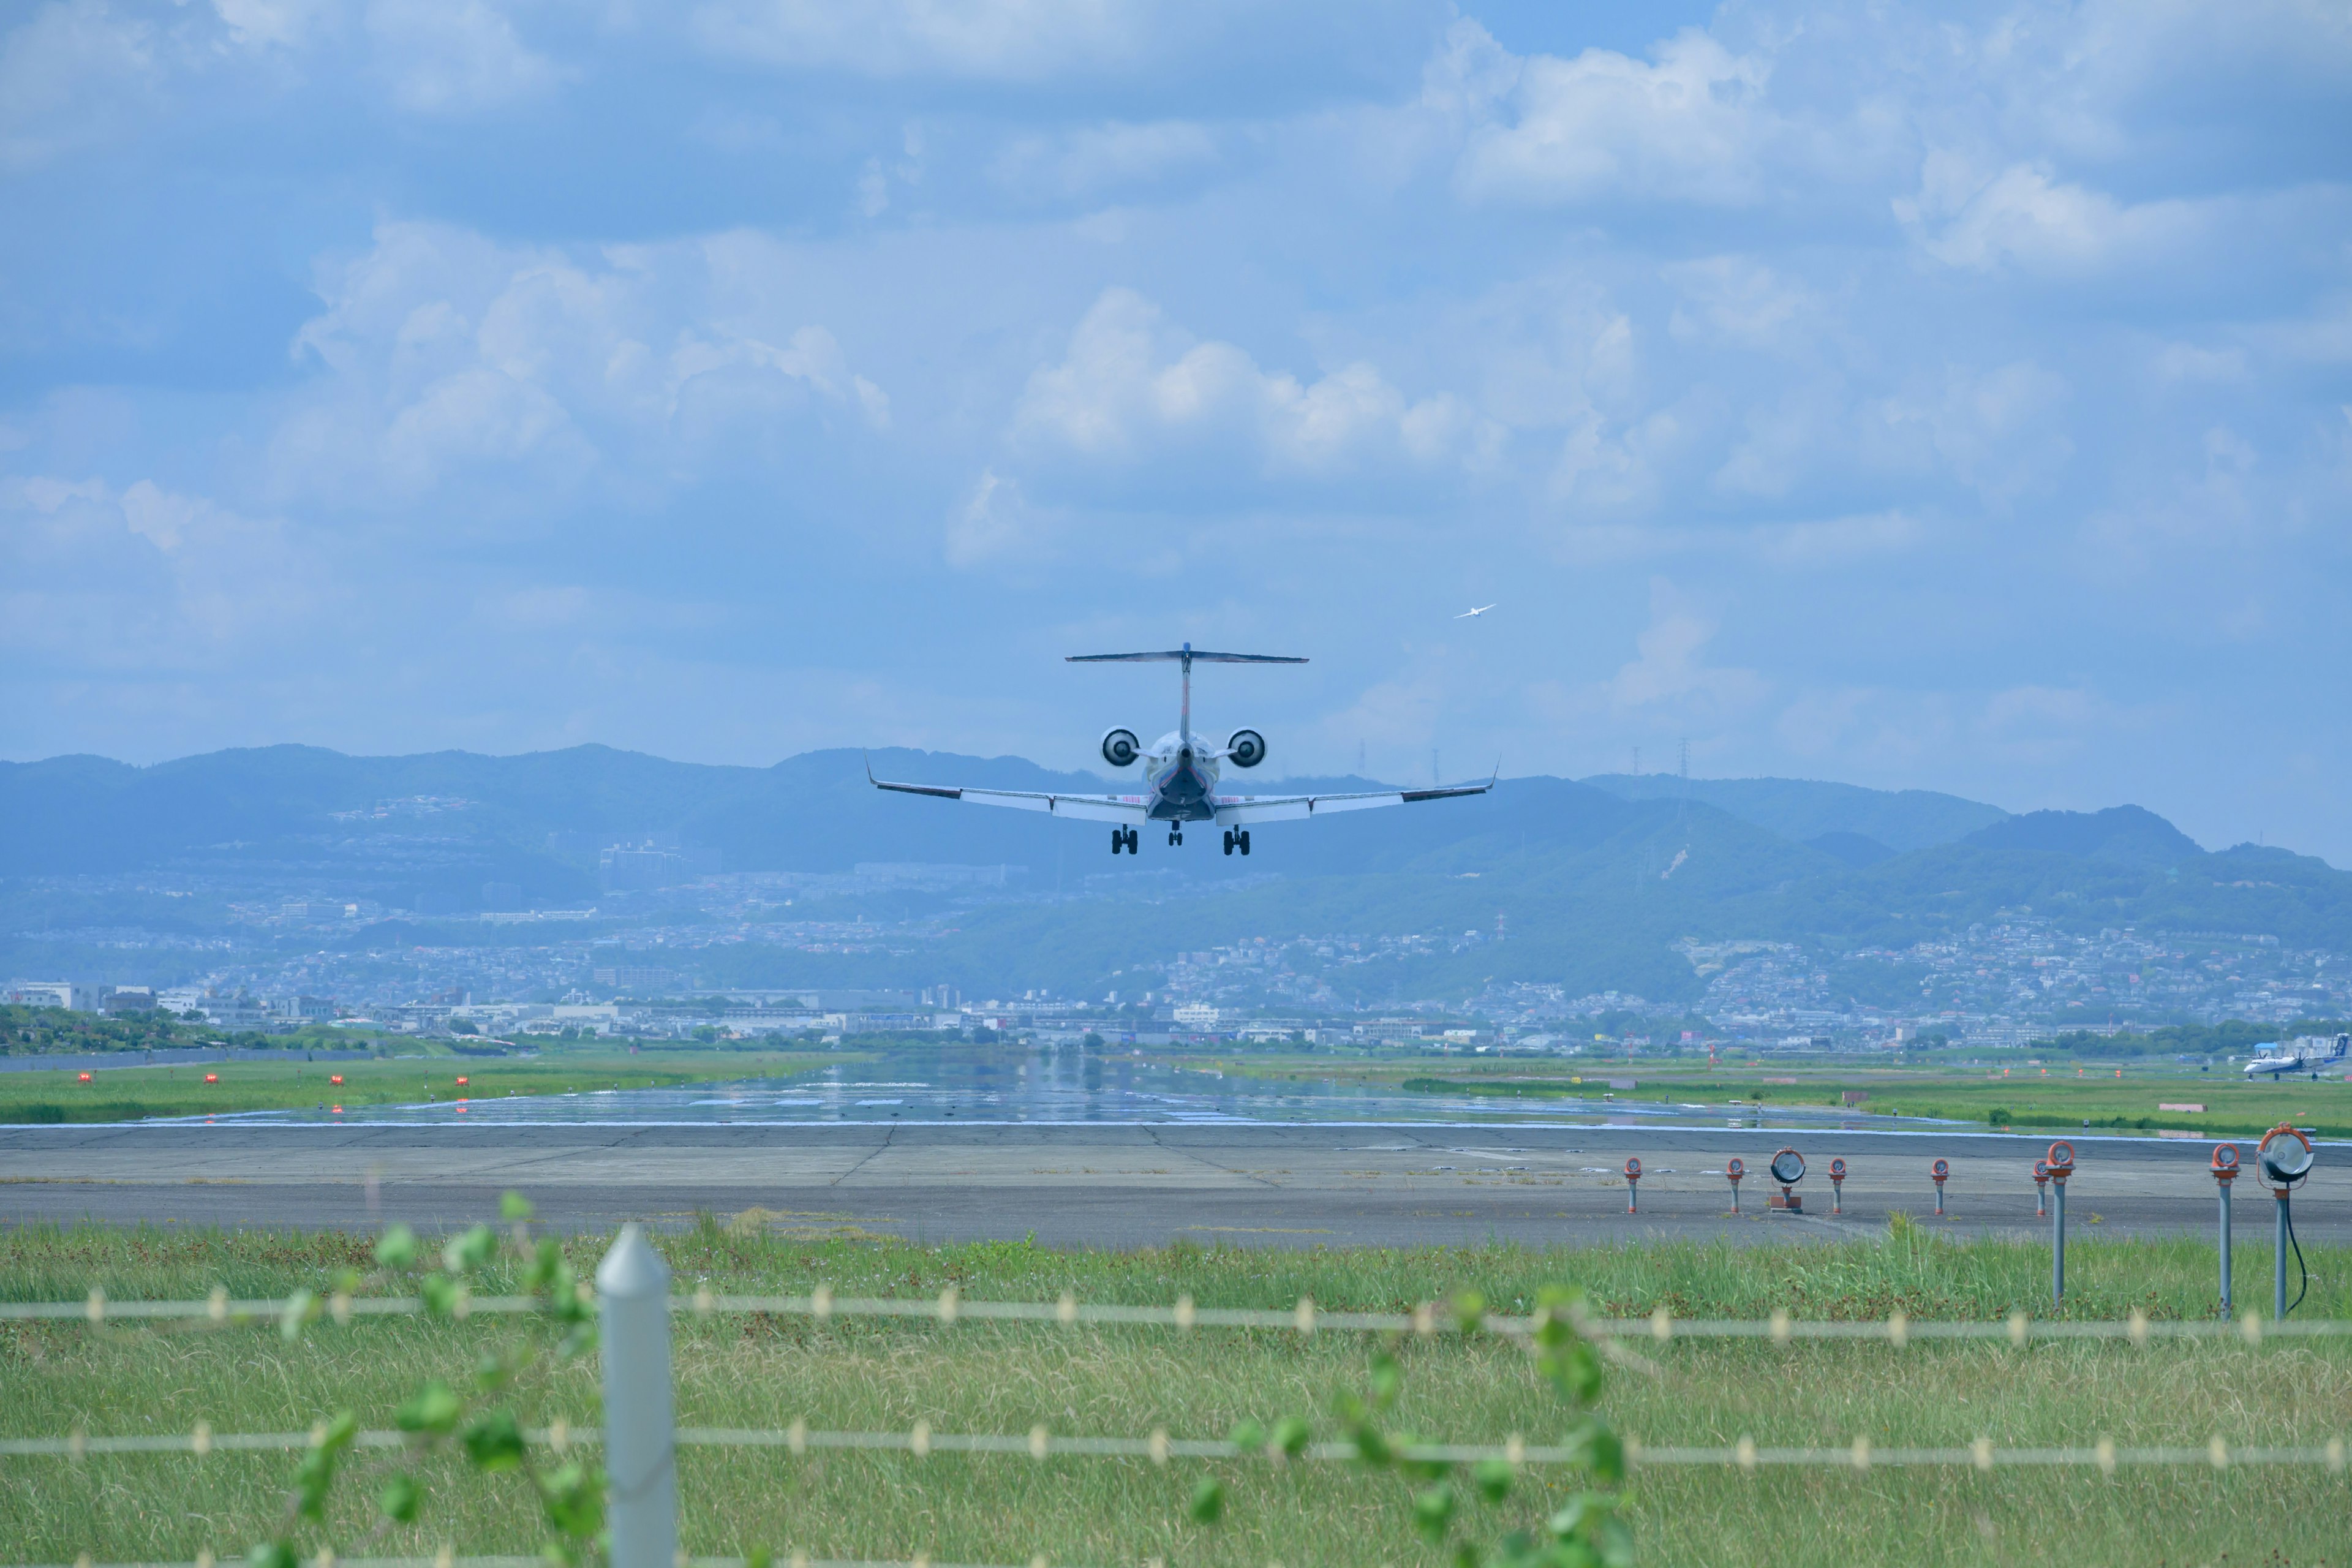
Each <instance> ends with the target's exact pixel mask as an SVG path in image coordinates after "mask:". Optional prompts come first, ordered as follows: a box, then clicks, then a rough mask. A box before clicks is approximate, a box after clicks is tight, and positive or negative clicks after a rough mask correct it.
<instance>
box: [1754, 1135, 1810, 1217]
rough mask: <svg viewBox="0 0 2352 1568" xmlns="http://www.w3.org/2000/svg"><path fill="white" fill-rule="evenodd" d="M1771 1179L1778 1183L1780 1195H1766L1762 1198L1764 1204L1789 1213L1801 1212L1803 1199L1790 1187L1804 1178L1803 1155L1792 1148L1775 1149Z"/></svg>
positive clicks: (1803, 1204)
mask: <svg viewBox="0 0 2352 1568" xmlns="http://www.w3.org/2000/svg"><path fill="white" fill-rule="evenodd" d="M1772 1179H1773V1180H1774V1181H1776V1182H1778V1183H1780V1195H1779V1196H1777V1197H1767V1198H1766V1199H1765V1200H1764V1203H1765V1206H1767V1207H1768V1208H1776V1209H1786V1210H1788V1211H1789V1212H1790V1213H1791V1214H1796V1213H1800V1212H1801V1211H1802V1210H1803V1208H1804V1206H1805V1200H1804V1199H1802V1198H1801V1197H1799V1196H1798V1195H1797V1194H1795V1193H1794V1192H1792V1191H1791V1190H1790V1189H1791V1188H1793V1187H1795V1186H1796V1184H1798V1183H1799V1182H1801V1181H1803V1180H1804V1179H1805V1157H1804V1156H1803V1155H1802V1154H1800V1153H1798V1152H1796V1151H1795V1150H1794V1149H1780V1150H1777V1151H1775V1152H1774V1153H1773V1155H1772Z"/></svg>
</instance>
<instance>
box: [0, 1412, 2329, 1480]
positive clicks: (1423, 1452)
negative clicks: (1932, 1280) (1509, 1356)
mask: <svg viewBox="0 0 2352 1568" xmlns="http://www.w3.org/2000/svg"><path fill="white" fill-rule="evenodd" d="M524 1438H525V1440H526V1441H528V1442H531V1443H536V1444H541V1445H544V1446H548V1447H553V1448H556V1449H558V1450H563V1449H567V1448H570V1447H575V1446H578V1447H586V1446H593V1445H594V1444H597V1443H599V1442H601V1441H602V1434H601V1433H599V1432H598V1431H597V1430H596V1429H595V1428H593V1427H583V1428H579V1429H572V1428H568V1427H564V1426H550V1427H540V1428H534V1429H532V1430H530V1431H528V1432H526V1433H525V1434H524ZM318 1441H319V1434H318V1433H316V1432H243V1433H215V1432H214V1431H212V1430H211V1429H210V1428H209V1427H207V1426H202V1425H199V1426H197V1427H196V1428H195V1429H194V1431H192V1432H185V1433H170V1434H162V1433H158V1434H148V1435H141V1436H119V1437H108V1436H86V1435H84V1434H82V1433H79V1432H77V1433H74V1434H71V1435H69V1436H64V1437H8V1438H0V1457H9V1456H14V1457H26V1458H69V1459H76V1460H79V1459H86V1458H90V1457H92V1456H96V1455H107V1454H194V1455H196V1456H198V1457H199V1458H202V1457H204V1456H205V1455H208V1454H212V1453H216V1452H223V1453H225V1452H254V1451H280V1452H282V1451H286V1450H291V1449H299V1448H308V1447H310V1446H312V1445H313V1444H315V1443H317V1442H318ZM414 1441H415V1438H414V1437H413V1436H411V1435H410V1434H408V1433H404V1432H362V1433H360V1434H358V1435H357V1436H356V1437H355V1438H354V1439H353V1442H354V1444H355V1445H356V1446H357V1447H362V1448H398V1447H404V1446H406V1445H408V1444H410V1443H412V1442H414ZM677 1446H678V1447H682V1448H782V1449H785V1450H787V1451H789V1452H791V1453H793V1454H794V1455H803V1454H807V1453H810V1452H812V1451H822V1450H843V1449H849V1450H861V1449H862V1450H877V1451H882V1452H890V1453H902V1454H908V1455H911V1456H913V1457H914V1458H919V1459H920V1458H929V1457H930V1456H931V1455H934V1454H1009V1455H1017V1456H1026V1457H1027V1458H1031V1459H1035V1460H1041V1461H1042V1460H1046V1459H1053V1458H1088V1459H1106V1458H1119V1459H1148V1460H1150V1461H1151V1462H1152V1463H1153V1464H1155V1465H1165V1464H1167V1463H1169V1462H1170V1461H1171V1460H1173V1459H1244V1458H1264V1459H1267V1460H1269V1461H1271V1462H1274V1463H1287V1462H1289V1461H1290V1459H1291V1458H1292V1456H1288V1455H1285V1454H1282V1453H1280V1451H1279V1450H1276V1449H1269V1448H1266V1447H1249V1448H1244V1447H1242V1446H1241V1445H1239V1444H1237V1443H1234V1442H1231V1441H1229V1440H1224V1439H1217V1438H1185V1437H1171V1436H1169V1435H1168V1434H1167V1433H1166V1432H1165V1431H1155V1432H1153V1433H1151V1434H1150V1436H1144V1437H1073V1436H1056V1435H1055V1434H1054V1433H1052V1432H1049V1431H1048V1430H1047V1429H1046V1428H1045V1427H1044V1426H1034V1427H1032V1428H1030V1430H1029V1431H1028V1432H1027V1433H1025V1434H1018V1435H1015V1434H1003V1433H971V1432H934V1431H932V1430H931V1428H930V1426H929V1423H927V1422H920V1421H919V1422H917V1423H916V1424H915V1425H914V1426H912V1427H910V1428H908V1430H906V1431H903V1432H827V1431H812V1430H811V1429H810V1428H809V1426H808V1425H807V1424H806V1423H805V1422H800V1421H795V1422H793V1424H792V1425H791V1426H781V1427H760V1426H754V1427H739V1426H681V1427H679V1428H677ZM1394 1452H1395V1453H1396V1454H1398V1455H1399V1456H1401V1457H1402V1458H1406V1459H1410V1460H1422V1461H1428V1462H1432V1463H1440V1464H1475V1463H1477V1462H1479V1461H1481V1460H1486V1459H1500V1460H1503V1461H1504V1462H1506V1463H1508V1464H1512V1465H1576V1464H1581V1463H1583V1462H1584V1461H1585V1460H1586V1459H1587V1458H1589V1457H1590V1456H1589V1455H1588V1453H1587V1452H1586V1450H1584V1449H1583V1448H1580V1447H1567V1446H1560V1445H1549V1444H1538V1443H1528V1442H1526V1441H1524V1440H1523V1439H1520V1438H1517V1437H1511V1438H1507V1439H1506V1440H1505V1441H1503V1442H1500V1443H1412V1444H1399V1445H1397V1446H1396V1447H1395V1448H1394ZM2346 1456H2347V1450H2346V1446H2345V1441H2344V1439H2343V1438H2341V1437H2332V1438H2330V1439H2328V1440H2327V1441H2326V1442H2325V1443H2312V1444H2303V1445H2299V1446H2288V1447H2277V1446H2273V1447H2261V1446H2254V1445H2243V1446H2241V1445H2233V1444H2231V1443H2230V1442H2229V1441H2228V1440H2227V1439H2226V1438H2224V1437H2221V1436H2219V1435H2216V1436H2213V1437H2210V1438H2209V1439H2208V1440H2207V1441H2206V1442H2204V1443H2203V1444H2201V1445H2199V1446H2194V1447H2184V1446H2181V1445H2177V1444H2176V1445H2158V1446H2153V1447H2148V1446H2142V1447H2123V1446H2121V1445H2118V1444H2116V1442H2115V1441H2114V1440H2112V1439H2110V1438H2106V1437H2102V1438H2100V1439H2099V1440H2098V1441H2097V1442H2096V1443H2094V1444H2092V1445H2090V1446H2088V1447H2000V1446H1999V1445H1997V1444H1995V1443H1994V1442H1993V1441H1992V1439H1991V1438H1990V1437H1979V1438H1978V1439H1977V1440H1976V1441H1975V1442H1973V1443H1971V1444H1969V1445H1967V1446H1966V1447H1879V1446H1877V1445H1875V1444H1874V1443H1873V1442H1872V1441H1871V1440H1870V1439H1869V1438H1868V1437H1866V1436H1864V1437H1856V1438H1855V1439H1854V1440H1853V1442H1851V1443H1849V1444H1847V1445H1845V1446H1844V1447H1759V1445H1758V1444H1757V1443H1756V1442H1755V1441H1754V1439H1752V1438H1748V1437H1742V1438H1740V1439H1739V1440H1738V1441H1737V1442H1735V1443H1732V1444H1729V1445H1727V1446H1722V1447H1706V1446H1698V1447H1693V1446H1688V1445H1661V1446H1658V1447H1651V1446H1649V1445H1646V1444H1643V1443H1642V1442H1640V1441H1639V1440H1638V1439H1634V1438H1627V1439H1626V1442H1625V1458H1626V1460H1627V1462H1628V1463H1630V1464H1633V1465H1635V1466H1643V1465H1656V1466H1667V1465H1672V1466H1692V1465H1696V1466H1702V1467H1708V1466H1711V1467H1717V1468H1737V1469H1742V1470H1754V1469H1758V1468H1788V1467H1792V1466H1824V1465H1826V1466H1831V1467H1833V1468H1841V1469H1855V1470H1867V1469H1871V1468H1876V1467H1880V1466H1885V1467H1893V1468H1910V1467H1920V1466H1928V1467H1936V1466H1941V1467H1947V1468H1949V1467H1955V1466H1969V1467H1972V1468H1976V1469H1979V1470H1988V1471H1989V1470H1992V1469H1994V1468H1999V1467H2000V1466H2004V1465H2025V1466H2036V1467H2048V1466H2059V1465H2089V1466H2094V1467H2095V1468H2098V1469H2100V1470H2103V1471H2105V1472H2107V1473H2109V1474H2113V1473H2114V1472H2115V1470H2116V1468H2118V1467H2121V1466H2126V1465H2131V1466H2149V1465H2155V1466H2181V1465H2198V1466H2206V1467H2210V1468H2213V1469H2217V1470H2227V1469H2230V1468H2233V1467H2237V1466H2242V1465H2260V1466H2277V1465H2301V1466H2324V1467H2325V1468H2327V1469H2329V1470H2333V1471H2337V1472H2341V1471H2342V1470H2344V1468H2346ZM1296 1458H1298V1459H1301V1460H1307V1461H1315V1462H1332V1461H1345V1460H1353V1459H1357V1458H1360V1453H1359V1451H1358V1449H1357V1447H1356V1445H1355V1444H1354V1443H1352V1442H1339V1443H1310V1444H1308V1445H1307V1447H1305V1448H1304V1449H1302V1450H1301V1451H1300V1452H1299V1453H1298V1454H1297V1456H1296Z"/></svg>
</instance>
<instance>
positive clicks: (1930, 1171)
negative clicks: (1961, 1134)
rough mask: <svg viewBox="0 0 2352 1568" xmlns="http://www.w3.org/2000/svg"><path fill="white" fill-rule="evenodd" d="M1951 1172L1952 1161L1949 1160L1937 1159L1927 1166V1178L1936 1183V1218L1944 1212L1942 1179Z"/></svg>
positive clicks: (1940, 1216)
mask: <svg viewBox="0 0 2352 1568" xmlns="http://www.w3.org/2000/svg"><path fill="white" fill-rule="evenodd" d="M1951 1173H1952V1163H1951V1162H1950V1161H1949V1160H1938V1161H1937V1162H1936V1163H1934V1164H1932V1165H1930V1166H1928V1167H1927V1179H1928V1180H1929V1181H1931V1182H1933V1183H1935V1184H1936V1215H1937V1218H1938V1219H1940V1218H1942V1217H1943V1214H1944V1180H1945V1178H1946V1177H1948V1176H1949V1175H1950V1174H1951Z"/></svg>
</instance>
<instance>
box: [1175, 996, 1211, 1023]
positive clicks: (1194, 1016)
mask: <svg viewBox="0 0 2352 1568" xmlns="http://www.w3.org/2000/svg"><path fill="white" fill-rule="evenodd" d="M1174 1018H1175V1021H1176V1022H1177V1023H1178V1024H1181V1025H1182V1026H1184V1027H1185V1028H1188V1029H1213V1028H1215V1027H1216V1026H1217V1010H1216V1009H1215V1008H1214V1007H1212V1006H1210V1005H1208V1004H1207V1003H1206V1002H1187V1003H1185V1004H1184V1005H1182V1006H1181V1007H1179V1008H1177V1009H1176V1010H1175V1014H1174Z"/></svg>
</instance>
